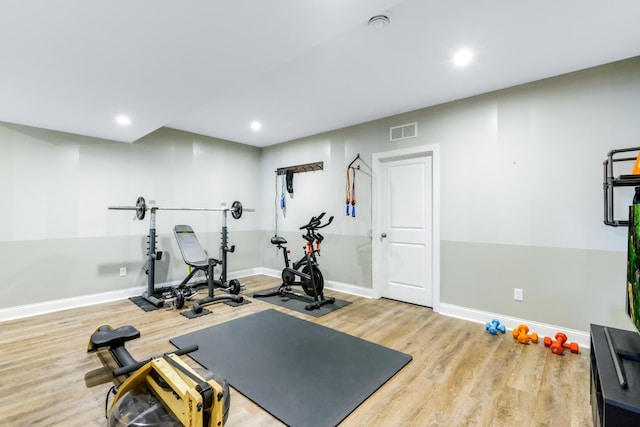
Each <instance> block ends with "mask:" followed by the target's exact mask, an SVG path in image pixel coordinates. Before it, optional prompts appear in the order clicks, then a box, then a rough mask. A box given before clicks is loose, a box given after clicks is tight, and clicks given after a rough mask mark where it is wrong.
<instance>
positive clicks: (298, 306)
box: [251, 288, 351, 317]
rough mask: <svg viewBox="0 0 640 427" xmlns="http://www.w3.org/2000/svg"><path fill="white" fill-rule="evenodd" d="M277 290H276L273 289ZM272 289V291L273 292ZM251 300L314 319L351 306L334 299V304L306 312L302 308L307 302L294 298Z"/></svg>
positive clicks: (259, 298) (347, 302)
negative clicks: (283, 308)
mask: <svg viewBox="0 0 640 427" xmlns="http://www.w3.org/2000/svg"><path fill="white" fill-rule="evenodd" d="M275 289H277V288H275ZM275 289H273V290H275ZM270 291H271V289H269V290H266V291H262V292H256V293H257V294H261V293H263V292H264V293H269V292H270ZM251 297H252V298H255V299H256V300H259V301H264V302H268V303H270V304H274V305H277V306H279V307H285V308H288V309H291V310H295V311H297V312H300V313H304V314H309V315H311V316H314V317H320V316H324V315H325V314H328V313H331V312H332V311H336V310H338V309H340V308H343V307H346V306H348V305H349V304H351V301H344V300H340V299H336V300H335V302H334V303H333V304H325V305H322V306H320V308H319V309H318V308H317V309H314V310H307V309H305V308H304V307H305V306H306V305H307V304H309V301H304V300H303V299H298V298H296V297H294V296H286V297H281V296H280V295H273V296H269V297H264V296H263V297H257V296H255V294H253V295H251Z"/></svg>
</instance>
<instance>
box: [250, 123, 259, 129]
mask: <svg viewBox="0 0 640 427" xmlns="http://www.w3.org/2000/svg"><path fill="white" fill-rule="evenodd" d="M260 128H262V124H261V123H260V122H251V129H252V130H260Z"/></svg>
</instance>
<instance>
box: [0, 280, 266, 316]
mask: <svg viewBox="0 0 640 427" xmlns="http://www.w3.org/2000/svg"><path fill="white" fill-rule="evenodd" d="M259 270H260V269H258V268H250V269H247V270H239V271H234V272H232V273H229V274H228V278H229V279H239V278H242V277H248V276H254V275H256V274H260V273H259ZM181 282H182V281H181V280H174V281H171V282H164V283H158V284H156V287H157V288H164V287H169V286H178V285H179V284H180V283H181ZM146 289H147V287H146V286H136V287H132V288H126V289H120V290H117V291H109V292H102V293H98V294H91V295H82V296H79V297H72V298H64V299H59V300H53V301H45V302H40V303H34V304H26V305H20V306H17V307H9V308H3V309H0V322H6V321H8V320H15V319H22V318H25V317H31V316H38V315H40V314H47V313H54V312H56V311H62V310H69V309H72V308H80V307H86V306H90V305H95V304H102V303H105V302H111V301H117V300H121V299H126V298H131V297H135V296H139V295H142V292H144V291H145V290H146Z"/></svg>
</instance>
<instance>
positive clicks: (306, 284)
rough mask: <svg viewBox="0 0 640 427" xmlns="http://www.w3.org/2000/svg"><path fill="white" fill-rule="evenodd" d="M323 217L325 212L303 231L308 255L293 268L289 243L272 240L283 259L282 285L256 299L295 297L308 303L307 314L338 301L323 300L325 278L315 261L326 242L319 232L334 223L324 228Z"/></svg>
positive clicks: (280, 239) (281, 238)
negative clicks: (277, 296) (288, 247)
mask: <svg viewBox="0 0 640 427" xmlns="http://www.w3.org/2000/svg"><path fill="white" fill-rule="evenodd" d="M324 215H325V212H322V213H321V214H320V215H318V216H317V217H315V216H314V217H312V218H311V220H310V221H309V223H308V224H306V225H303V226H302V227H300V230H306V233H305V234H303V235H302V238H303V239H304V240H306V247H303V249H304V251H305V253H304V255H303V256H302V258H300V259H299V260H298V261H296V262H294V263H293V265H291V261H290V260H289V252H290V251H289V250H288V249H287V247H286V246H284V245H285V244H286V243H287V241H286V239H285V238H284V237H281V236H273V237H272V238H271V243H272V244H274V245H276V246H277V247H278V249H282V255H283V256H284V269H283V270H282V284H281V285H280V287H279V288H278V289H275V290H273V291H267V292H260V293H256V294H253V296H254V297H270V296H275V295H279V296H281V297H287V296H293V297H295V298H298V299H301V300H303V301H306V302H308V304H306V305H305V307H304V308H305V310H315V309H319V308H320V307H321V306H323V305H325V304H333V303H334V302H335V301H336V299H335V298H333V297H325V296H324V277H323V276H322V272H321V271H320V269H319V268H318V266H319V265H318V261H317V260H316V254H317V255H320V244H321V243H322V240H324V236H323V235H322V234H320V233H318V231H317V230H319V229H320V228H324V227H326V226H328V225H329V224H331V221H333V217H330V218H329V221H327V222H326V223H325V224H321V223H322V218H323V217H324ZM292 286H301V287H302V290H304V294H302V293H300V292H295V291H293V290H292V289H291V287H292ZM305 294H306V295H305Z"/></svg>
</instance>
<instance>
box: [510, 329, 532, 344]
mask: <svg viewBox="0 0 640 427" xmlns="http://www.w3.org/2000/svg"><path fill="white" fill-rule="evenodd" d="M528 332H529V327H528V326H527V325H520V326H518V328H517V329H514V330H513V331H511V333H512V335H513V339H515V340H518V342H519V343H520V344H529V340H531V341H532V342H534V343H537V342H538V334H536V333H535V332H533V333H531V334H529V333H528Z"/></svg>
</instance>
